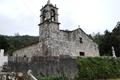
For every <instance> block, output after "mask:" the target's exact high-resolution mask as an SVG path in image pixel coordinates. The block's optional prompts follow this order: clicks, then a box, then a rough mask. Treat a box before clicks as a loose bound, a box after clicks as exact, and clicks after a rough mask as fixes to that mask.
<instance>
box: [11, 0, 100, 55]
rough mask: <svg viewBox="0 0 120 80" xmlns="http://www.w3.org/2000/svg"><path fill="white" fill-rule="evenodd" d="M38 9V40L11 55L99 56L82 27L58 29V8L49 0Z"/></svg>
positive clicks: (94, 45) (96, 47)
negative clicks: (39, 13)
mask: <svg viewBox="0 0 120 80" xmlns="http://www.w3.org/2000/svg"><path fill="white" fill-rule="evenodd" d="M40 11H41V15H40V24H39V42H38V43H36V44H32V45H30V46H27V47H24V48H21V49H19V50H16V51H14V52H13V56H20V57H32V56H72V57H77V56H91V57H94V56H99V50H98V45H97V44H96V43H95V42H93V40H92V39H90V38H89V37H88V35H87V34H86V33H85V32H84V31H83V30H82V29H80V28H78V29H75V30H73V31H68V30H60V29H59V27H60V23H59V21H58V18H59V15H58V8H57V7H56V5H55V6H54V5H53V4H51V3H50V0H48V2H47V4H46V5H45V6H44V7H42V9H41V10H40Z"/></svg>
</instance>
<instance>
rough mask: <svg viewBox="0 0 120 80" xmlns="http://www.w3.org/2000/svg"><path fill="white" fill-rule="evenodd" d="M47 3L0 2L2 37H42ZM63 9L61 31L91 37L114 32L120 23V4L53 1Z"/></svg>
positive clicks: (118, 1) (101, 0) (93, 0)
mask: <svg viewBox="0 0 120 80" xmlns="http://www.w3.org/2000/svg"><path fill="white" fill-rule="evenodd" d="M46 3H47V0H0V34H4V35H14V34H15V33H19V34H21V35H26V34H27V35H36V36H37V35H39V31H38V29H39V27H38V24H39V23H40V18H39V16H40V9H41V7H42V6H44V5H45V4H46ZM51 3H52V4H53V5H54V4H56V5H57V7H58V8H59V22H60V23H61V25H60V29H65V30H66V29H67V30H74V29H76V28H78V25H80V28H82V29H83V30H84V31H85V32H86V33H87V34H90V33H93V32H94V33H97V32H100V33H103V32H104V31H105V30H106V29H108V30H109V31H111V30H112V29H113V28H114V27H115V25H116V24H117V22H118V21H120V9H119V8H120V0H51Z"/></svg>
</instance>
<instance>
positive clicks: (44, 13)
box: [42, 10, 46, 21]
mask: <svg viewBox="0 0 120 80" xmlns="http://www.w3.org/2000/svg"><path fill="white" fill-rule="evenodd" d="M42 14H43V18H42V19H43V21H45V20H46V10H44V11H43V13H42Z"/></svg>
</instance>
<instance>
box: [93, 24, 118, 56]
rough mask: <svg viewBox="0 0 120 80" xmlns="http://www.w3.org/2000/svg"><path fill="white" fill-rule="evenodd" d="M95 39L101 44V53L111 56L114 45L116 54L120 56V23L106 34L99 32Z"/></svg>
mask: <svg viewBox="0 0 120 80" xmlns="http://www.w3.org/2000/svg"><path fill="white" fill-rule="evenodd" d="M93 40H94V41H95V42H96V43H97V44H98V45H99V52H100V55H101V56H103V55H105V56H111V55H112V49H111V48H112V46H113V47H114V48H115V52H116V55H117V56H118V57H120V24H117V26H116V27H115V28H114V29H113V30H112V32H109V31H108V30H106V31H105V32H104V34H100V33H97V34H96V35H95V36H94V37H93Z"/></svg>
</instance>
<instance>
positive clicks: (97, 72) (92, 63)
mask: <svg viewBox="0 0 120 80" xmlns="http://www.w3.org/2000/svg"><path fill="white" fill-rule="evenodd" d="M77 66H78V76H77V77H76V80H93V79H109V78H120V59H114V58H98V57H94V58H91V57H88V58H78V59H77Z"/></svg>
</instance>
